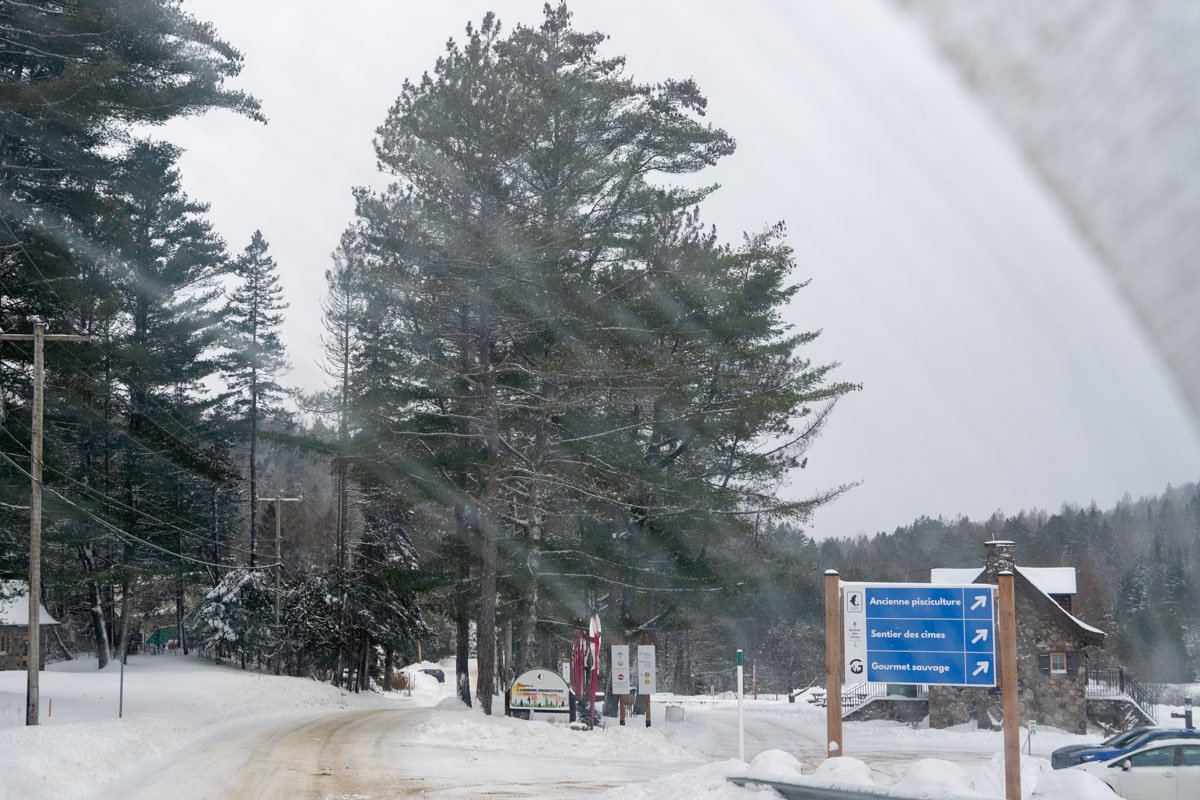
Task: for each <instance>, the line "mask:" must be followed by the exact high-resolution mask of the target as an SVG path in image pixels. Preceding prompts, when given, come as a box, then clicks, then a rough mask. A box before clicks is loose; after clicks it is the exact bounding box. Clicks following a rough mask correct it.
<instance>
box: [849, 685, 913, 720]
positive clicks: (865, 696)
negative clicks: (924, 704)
mask: <svg viewBox="0 0 1200 800" xmlns="http://www.w3.org/2000/svg"><path fill="white" fill-rule="evenodd" d="M885 697H895V698H903V699H906V700H928V699H929V687H928V686H926V685H924V684H909V683H905V684H897V683H856V684H852V685H850V686H846V687H844V688H843V689H842V714H843V715H845V714H849V713H850V712H851V711H854V710H855V709H858V708H862V707H863V706H865V705H866V704H867V703H869V702H871V701H872V700H878V699H880V698H885Z"/></svg>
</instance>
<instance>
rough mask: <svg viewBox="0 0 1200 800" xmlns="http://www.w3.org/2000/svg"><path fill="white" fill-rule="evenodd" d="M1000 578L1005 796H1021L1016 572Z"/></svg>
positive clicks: (1017, 799) (1018, 798) (1013, 798)
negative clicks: (1014, 581) (1014, 586)
mask: <svg viewBox="0 0 1200 800" xmlns="http://www.w3.org/2000/svg"><path fill="white" fill-rule="evenodd" d="M998 577H999V582H1000V641H999V645H1000V705H1001V709H1002V710H1003V713H1004V797H1005V800H1021V719H1020V717H1021V704H1020V699H1019V697H1018V695H1017V607H1016V599H1015V592H1014V589H1013V574H1012V573H1011V572H1008V571H1005V572H1001V573H1000V575H999V576H998Z"/></svg>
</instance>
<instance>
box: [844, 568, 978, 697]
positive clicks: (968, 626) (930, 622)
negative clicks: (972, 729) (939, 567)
mask: <svg viewBox="0 0 1200 800" xmlns="http://www.w3.org/2000/svg"><path fill="white" fill-rule="evenodd" d="M842 586H843V589H844V593H843V597H844V598H845V600H844V602H845V605H844V609H843V611H844V613H843V638H844V642H845V654H846V664H845V667H846V680H847V681H848V682H851V681H868V682H878V683H925V684H943V685H948V686H995V685H996V641H995V640H996V636H995V624H994V622H993V606H994V597H993V594H992V591H993V589H994V587H992V586H989V585H987V584H965V585H945V584H927V583H874V584H872V583H843V584H842Z"/></svg>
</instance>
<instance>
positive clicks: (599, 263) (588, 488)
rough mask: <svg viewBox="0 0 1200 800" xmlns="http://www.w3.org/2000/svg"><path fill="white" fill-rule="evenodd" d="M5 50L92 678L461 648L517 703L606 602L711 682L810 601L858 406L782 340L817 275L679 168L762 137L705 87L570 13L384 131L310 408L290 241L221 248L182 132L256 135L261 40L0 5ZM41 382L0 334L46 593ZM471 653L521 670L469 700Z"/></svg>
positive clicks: (331, 279)
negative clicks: (199, 658)
mask: <svg viewBox="0 0 1200 800" xmlns="http://www.w3.org/2000/svg"><path fill="white" fill-rule="evenodd" d="M0 28H2V29H3V30H4V31H5V36H6V37H7V40H6V41H7V44H6V46H5V47H4V48H3V49H2V50H0V215H2V217H3V225H0V287H2V291H0V329H2V330H3V331H5V332H20V333H22V334H24V333H27V332H29V331H30V330H31V329H33V328H34V327H35V326H36V325H38V324H42V325H45V327H46V329H47V330H48V331H49V332H51V333H69V334H72V335H86V336H89V337H90V341H89V342H87V343H77V342H49V343H48V344H47V345H46V348H45V364H46V370H45V375H46V377H45V387H44V388H45V409H44V414H45V430H44V434H45V436H44V438H45V446H44V447H45V449H44V455H43V461H44V464H43V478H42V487H43V494H44V498H45V507H44V517H43V535H44V539H45V544H44V562H45V563H44V566H43V569H44V586H43V598H42V599H43V600H44V601H45V602H46V603H47V605H48V606H49V607H50V608H51V610H52V611H53V612H54V613H55V614H57V615H58V616H59V618H60V619H62V620H63V622H64V625H63V626H61V627H56V628H54V629H53V632H52V633H53V636H54V639H55V644H56V647H59V648H60V649H61V650H63V651H65V652H73V653H76V654H83V653H91V654H94V656H95V657H96V658H97V660H98V663H99V664H100V666H103V665H104V663H105V662H106V661H107V659H108V658H109V657H110V656H111V655H112V654H115V655H116V656H118V657H120V656H123V655H124V654H126V653H128V652H129V651H130V650H131V649H134V648H143V647H157V646H161V645H162V644H163V643H164V642H165V641H170V642H173V643H175V644H177V645H178V646H180V647H182V648H184V649H185V650H186V649H188V648H191V647H201V648H203V649H204V650H205V652H208V653H211V654H212V655H214V656H216V657H219V658H229V659H234V660H238V661H240V662H241V663H243V664H246V665H248V664H250V663H253V664H257V665H259V666H263V667H266V668H272V669H275V670H276V671H281V672H288V673H291V674H310V675H313V676H315V677H319V678H322V679H330V680H334V681H337V682H341V681H343V680H345V681H349V682H350V683H352V684H353V685H354V686H356V687H360V688H361V687H365V686H367V685H368V684H369V682H370V681H371V680H372V679H373V678H374V679H379V678H382V679H383V680H385V681H386V680H387V670H388V669H389V668H390V667H391V665H392V664H394V663H397V662H398V661H401V660H411V659H415V658H417V657H418V656H419V655H421V654H422V653H423V652H425V649H426V648H428V652H430V653H433V654H436V655H441V654H443V653H444V652H446V651H447V650H449V651H452V652H454V654H455V656H456V675H457V688H458V691H459V693H460V695H461V696H462V698H463V699H464V700H465V701H467V702H471V701H472V694H474V695H475V698H476V699H477V701H478V702H479V703H480V704H481V705H482V706H483V708H484V709H485V710H489V711H490V706H491V702H492V698H493V696H494V695H495V693H496V692H497V690H498V689H499V688H500V687H499V686H498V683H500V684H502V683H503V682H504V680H506V678H507V677H508V676H511V675H512V674H513V673H514V672H515V671H519V670H521V669H523V668H525V667H528V666H542V665H544V664H546V663H547V662H548V661H552V660H555V659H557V658H559V657H561V656H562V655H564V654H565V652H567V651H569V643H570V641H571V637H572V634H573V632H574V631H575V630H576V629H578V628H580V627H586V625H587V620H588V619H589V618H590V616H592V615H593V614H598V615H600V616H601V618H602V619H603V621H604V629H605V631H606V632H607V634H608V641H619V640H626V641H640V639H641V637H643V636H650V637H651V638H652V639H653V640H654V641H656V643H658V644H659V645H660V647H661V648H662V653H663V655H664V656H665V660H664V663H667V664H670V665H671V668H672V670H673V673H672V677H671V679H670V680H672V682H673V683H674V685H677V686H679V687H680V688H684V689H687V688H700V687H701V686H702V685H703V684H705V682H706V681H709V680H710V678H711V679H712V680H716V679H718V678H719V673H720V669H718V668H717V667H712V666H711V665H709V664H708V660H709V658H710V653H711V652H713V651H714V648H717V649H721V648H724V647H725V646H726V645H727V644H728V643H729V642H731V641H733V639H731V638H730V637H735V638H736V637H738V636H742V635H743V634H744V632H745V631H746V630H747V629H748V627H749V628H753V629H754V630H755V631H759V630H760V629H761V631H762V635H763V637H764V641H766V640H767V639H768V638H769V635H770V634H769V632H770V631H771V629H772V628H771V622H772V619H771V614H778V615H779V616H778V619H779V620H784V619H786V618H788V617H789V616H791V615H794V611H795V608H796V604H797V603H800V602H811V599H812V598H809V597H807V595H806V592H807V591H808V588H807V587H808V585H809V584H808V582H807V577H808V576H807V572H805V570H807V567H806V566H805V562H804V560H803V557H802V553H803V547H799V546H796V547H793V545H799V544H804V542H803V541H802V540H803V539H804V537H803V534H799V533H794V532H793V531H798V530H799V529H798V528H787V529H781V528H779V525H780V524H781V523H794V524H802V523H803V521H804V520H806V519H807V517H808V516H809V515H810V514H811V513H812V511H813V510H814V509H816V508H817V507H819V506H820V505H822V504H824V503H826V502H830V501H832V500H833V499H835V498H836V497H838V496H839V495H840V494H841V493H843V492H844V491H845V490H846V489H847V488H848V487H845V486H822V484H821V482H820V479H819V478H813V479H810V481H811V485H812V486H814V487H815V488H813V490H812V494H811V495H810V496H809V497H808V498H806V499H802V500H795V499H782V498H781V497H780V496H779V494H778V491H777V490H778V487H779V485H780V484H781V482H782V481H783V479H784V477H785V476H789V475H792V474H794V472H795V471H796V470H798V469H803V468H805V467H806V466H807V452H808V450H809V447H810V446H811V445H812V443H813V441H814V440H815V438H816V436H817V434H818V433H819V432H820V430H821V428H822V426H823V424H824V422H825V421H826V419H827V418H828V415H829V414H830V413H831V411H832V409H833V407H834V405H835V403H836V401H837V399H838V398H839V397H841V396H842V395H844V394H845V393H847V392H850V391H853V390H855V389H857V388H858V387H857V386H856V385H854V384H851V383H847V382H844V381H840V380H836V379H835V378H834V375H833V371H834V369H835V366H836V365H833V364H817V363H813V362H812V361H811V360H809V359H808V358H807V357H805V355H804V353H805V347H806V346H807V345H808V344H810V343H811V342H812V340H813V339H814V338H815V337H816V336H817V334H816V333H815V332H807V331H799V330H794V329H792V327H791V326H789V325H788V324H786V323H785V322H784V321H783V319H782V316H781V314H782V311H783V309H784V307H785V305H787V304H788V303H789V302H790V301H791V299H792V297H793V296H794V295H795V294H796V292H798V291H799V290H801V289H802V288H803V287H804V283H803V282H802V281H799V282H798V281H797V277H796V276H795V275H794V274H793V273H794V270H795V267H796V264H795V263H794V260H793V256H792V251H791V249H790V247H789V246H788V245H787V244H786V241H785V238H786V236H785V230H784V227H783V225H782V224H765V225H764V228H763V229H762V230H761V231H759V232H757V233H749V234H745V235H744V236H743V237H742V238H741V241H740V242H738V243H737V244H727V243H725V242H724V241H723V240H721V239H720V238H719V237H718V235H717V232H716V231H715V229H713V228H712V227H711V226H708V225H706V224H705V223H704V222H703V220H702V218H701V213H700V208H701V206H702V205H703V202H704V200H705V198H706V197H707V196H708V195H709V194H710V193H711V192H712V191H714V190H715V186H711V185H705V184H703V183H697V182H695V181H694V180H688V181H683V180H681V177H686V176H694V175H698V174H701V173H703V171H704V170H705V169H706V168H708V167H711V166H712V165H713V164H715V163H716V162H717V161H718V160H719V159H721V158H723V157H725V156H727V155H728V154H730V153H731V152H733V149H734V142H733V139H732V138H731V137H730V136H729V135H728V134H727V133H726V132H725V131H723V130H721V129H720V128H717V127H715V126H713V125H711V124H709V123H708V122H707V121H706V120H705V118H704V116H705V114H704V112H705V99H704V97H703V95H702V94H701V93H700V90H699V88H698V87H697V86H695V85H694V84H693V83H692V82H691V81H664V82H662V83H659V84H641V83H637V82H635V81H634V80H633V79H631V78H630V77H628V76H627V75H626V74H625V72H624V65H623V61H622V59H620V58H618V57H607V56H602V55H601V54H600V45H601V43H602V42H603V40H604V36H603V35H602V34H598V33H590V32H580V31H577V30H575V29H573V28H572V26H571V15H570V12H569V11H568V9H567V8H566V6H565V5H559V6H557V7H550V6H547V8H546V10H545V18H544V20H543V22H542V24H541V25H540V26H537V27H524V26H519V27H517V28H515V29H513V30H512V31H511V32H509V31H505V30H503V29H502V28H501V26H500V24H499V22H498V21H497V20H495V19H494V18H493V17H492V16H490V15H489V16H487V17H485V18H484V20H483V21H482V22H481V23H479V24H478V25H471V26H468V27H467V30H466V33H465V35H464V36H463V37H462V39H461V41H453V40H452V41H451V42H450V43H449V44H448V45H447V48H446V51H445V53H444V54H443V56H442V57H441V58H440V59H438V61H437V63H436V64H435V65H432V67H431V70H430V72H429V73H427V74H426V75H424V76H422V77H421V78H420V79H416V80H413V81H410V82H406V83H404V85H403V86H402V87H400V94H399V96H398V98H397V100H396V103H395V105H394V106H393V107H392V109H391V110H390V111H389V112H388V113H387V114H386V116H385V118H384V121H383V123H382V125H381V126H380V128H379V129H378V131H377V135H376V138H375V147H376V153H377V156H378V160H379V163H380V165H381V167H382V169H384V171H385V172H386V173H387V174H388V176H389V179H390V181H391V183H390V185H388V187H387V188H385V189H383V190H380V191H368V190H356V200H357V209H356V214H355V218H354V219H353V220H352V221H351V222H350V224H349V225H348V226H347V228H346V231H345V233H344V235H343V236H342V237H341V240H340V242H338V243H336V247H335V248H332V249H333V250H334V252H333V254H332V259H331V261H330V262H328V263H329V264H330V265H329V268H328V270H327V273H326V276H327V286H326V287H325V288H326V292H325V301H324V306H323V308H324V317H323V323H324V326H325V329H324V330H325V336H324V344H325V352H324V353H323V356H324V363H325V366H326V368H327V372H328V375H329V383H328V385H327V388H326V390H325V391H323V392H320V393H318V394H315V395H303V394H302V393H299V392H297V391H295V390H294V389H290V388H289V387H286V386H285V385H284V384H283V379H284V377H283V376H284V375H286V371H287V364H288V357H289V355H288V353H287V351H286V347H285V343H284V342H282V341H281V340H280V338H279V329H280V324H281V322H282V320H283V319H284V315H285V314H286V312H287V308H288V304H287V301H286V298H284V297H283V294H282V290H281V288H280V283H279V279H278V276H279V272H280V270H286V269H289V268H291V267H293V266H295V265H287V264H282V265H281V264H277V263H276V262H275V260H274V258H273V257H272V255H271V252H270V242H269V239H268V237H267V236H265V235H264V234H263V233H262V232H256V233H255V234H254V235H253V236H252V237H251V239H250V241H249V242H246V243H239V246H238V247H235V248H232V249H231V248H230V247H229V245H228V244H227V243H226V242H224V241H223V240H222V238H221V237H220V236H219V235H217V233H216V232H215V231H214V230H213V228H212V226H211V224H210V223H209V221H208V220H207V218H206V214H207V211H208V209H207V206H205V205H204V204H203V203H202V202H200V201H197V200H195V199H193V198H190V197H189V196H188V195H187V194H186V192H185V191H184V190H183V182H182V176H181V174H180V171H179V168H178V161H179V156H180V151H179V150H178V148H176V147H175V146H174V145H172V144H170V143H169V142H165V141H161V140H159V139H156V138H154V136H153V133H154V131H155V129H156V126H158V125H161V123H163V122H165V121H167V120H169V119H172V118H174V117H177V116H181V115H187V114H196V113H204V112H207V111H213V110H227V111H232V112H234V113H236V114H240V115H242V116H244V117H245V118H247V122H246V124H258V123H262V122H264V121H265V117H264V115H263V112H262V110H261V108H260V106H259V103H258V101H257V100H256V99H255V98H253V97H250V96H248V95H246V94H244V93H241V92H238V91H236V90H232V89H230V88H228V87H227V86H226V82H227V81H228V80H230V79H232V78H234V77H236V75H237V74H238V72H239V70H240V68H241V64H242V55H241V53H239V52H238V51H237V50H236V49H235V48H234V47H233V46H231V45H230V44H229V43H227V42H225V41H224V40H222V39H221V38H220V37H219V35H218V34H217V32H216V31H214V30H213V29H212V27H211V26H210V25H208V24H206V23H204V22H201V21H198V20H196V19H194V18H193V17H191V16H190V15H189V14H187V13H186V12H185V11H183V10H182V8H181V6H180V4H178V3H176V2H171V0H127V1H126V2H122V3H115V4H114V3H108V2H94V1H93V0H58V1H55V2H50V1H45V2H42V1H35V2H30V3H21V4H4V5H3V6H0ZM677 180H679V181H680V183H682V184H685V185H676V183H674V182H675V181H677ZM347 188H348V190H349V189H350V187H347ZM301 355H302V356H303V357H311V355H312V354H301ZM33 360H34V353H33V348H32V346H31V344H30V343H29V342H28V341H5V342H3V343H2V344H0V400H2V403H3V405H2V411H0V574H2V575H3V576H7V577H12V578H17V579H20V578H22V577H24V575H25V574H26V565H25V563H24V562H23V559H24V558H25V554H26V553H27V547H28V544H27V543H28V537H29V525H30V510H29V508H28V505H29V493H30V489H29V487H30V480H31V477H30V474H31V467H32V463H31V458H32V457H31V450H30V444H29V443H30V440H31V433H32V432H31V430H30V420H31V413H32V408H31V403H32V398H33V396H34V385H33V383H34V378H33V370H32V368H31V365H32V362H33ZM276 515H279V516H278V517H277V516H276ZM277 532H278V534H277ZM283 539H286V544H284V545H283V546H282V547H281V548H280V550H279V556H278V558H277V556H276V547H277V546H279V545H278V544H277V543H278V542H279V541H280V540H283ZM793 540H795V541H793ZM801 573H804V574H803V575H801ZM793 578H796V579H795V580H793ZM774 587H784V590H783V591H782V592H781V591H778V590H777V589H776V588H774ZM792 595H795V597H792ZM756 635H757V633H756ZM564 645H565V646H564ZM471 657H477V658H478V659H479V661H480V662H481V663H486V664H496V669H494V670H493V669H481V670H479V677H478V683H477V685H476V686H474V687H472V686H470V685H469V683H468V679H467V674H468V671H467V662H468V659H469V658H471Z"/></svg>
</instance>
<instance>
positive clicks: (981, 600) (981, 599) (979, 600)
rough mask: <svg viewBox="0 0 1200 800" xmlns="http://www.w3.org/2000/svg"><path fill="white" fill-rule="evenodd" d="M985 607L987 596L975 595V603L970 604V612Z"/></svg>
mask: <svg viewBox="0 0 1200 800" xmlns="http://www.w3.org/2000/svg"><path fill="white" fill-rule="evenodd" d="M986 605H987V595H986V594H977V595H975V602H974V603H972V604H971V610H972V611H974V610H975V609H977V608H983V607H984V606H986Z"/></svg>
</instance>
